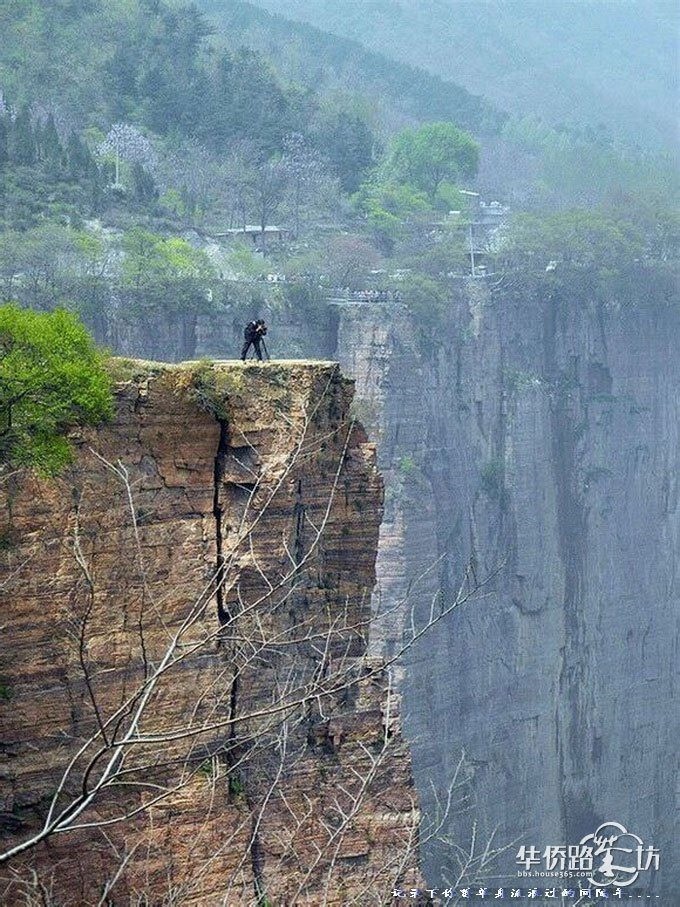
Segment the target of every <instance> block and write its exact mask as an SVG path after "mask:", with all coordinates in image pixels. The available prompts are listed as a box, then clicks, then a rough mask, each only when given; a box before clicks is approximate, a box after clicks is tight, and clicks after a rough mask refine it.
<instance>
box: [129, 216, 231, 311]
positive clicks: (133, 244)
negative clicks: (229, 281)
mask: <svg viewBox="0 0 680 907" xmlns="http://www.w3.org/2000/svg"><path fill="white" fill-rule="evenodd" d="M122 245H123V251H124V253H125V259H124V261H123V284H124V287H125V288H126V289H127V290H128V292H130V293H131V294H132V296H133V298H134V299H135V301H136V303H137V305H138V306H141V307H152V308H153V307H155V308H162V309H165V310H166V311H183V312H187V311H191V312H196V311H200V310H202V309H203V310H205V309H206V308H209V306H210V300H211V298H212V289H211V283H212V281H213V280H214V278H215V277H216V272H215V268H214V267H213V265H212V263H211V262H210V259H209V258H208V256H207V255H206V254H205V253H204V252H202V251H201V250H200V249H194V248H193V246H191V245H190V244H189V243H188V242H186V240H184V239H178V238H170V239H166V238H165V237H163V236H158V235H157V234H155V233H150V232H149V231H147V230H143V229H141V228H139V227H135V228H134V229H133V230H130V231H129V233H127V234H126V235H125V236H124V238H123V244H122Z"/></svg>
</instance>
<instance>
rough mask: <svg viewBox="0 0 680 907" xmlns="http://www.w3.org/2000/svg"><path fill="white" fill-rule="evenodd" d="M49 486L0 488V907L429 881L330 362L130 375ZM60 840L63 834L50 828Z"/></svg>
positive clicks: (370, 455) (293, 894)
mask: <svg viewBox="0 0 680 907" xmlns="http://www.w3.org/2000/svg"><path fill="white" fill-rule="evenodd" d="M116 368H117V371H118V379H119V380H118V383H117V389H116V400H117V406H116V415H115V419H114V420H113V422H112V423H111V424H109V425H106V426H103V427H101V428H100V429H99V430H97V431H94V430H93V431H87V432H85V433H83V434H81V435H78V436H74V437H73V441H74V444H75V446H76V456H75V461H74V463H73V465H72V466H71V467H70V468H69V469H68V470H67V472H66V473H65V474H63V475H62V476H61V477H59V478H58V479H56V480H47V479H41V478H39V477H36V476H35V475H32V474H28V473H15V474H13V475H10V476H6V477H5V478H4V481H3V483H2V487H1V489H0V495H1V497H0V508H1V509H0V512H1V513H2V515H3V527H2V540H3V545H2V552H1V558H2V560H1V561H0V568H1V572H0V589H2V594H3V619H2V628H1V629H2V637H3V644H2V653H1V661H0V680H1V683H2V687H1V690H2V700H1V701H0V716H1V720H2V725H1V730H0V739H1V740H2V744H1V749H0V753H1V755H2V764H1V766H0V796H1V798H2V799H1V809H2V813H1V815H0V829H1V830H2V836H3V837H2V843H3V848H2V849H3V850H7V849H10V848H11V847H13V846H17V847H19V848H20V847H21V844H22V842H26V841H28V840H30V839H31V838H36V839H39V840H38V842H37V843H36V844H35V846H34V847H31V848H29V849H26V850H25V851H18V852H17V853H16V855H15V856H14V857H13V858H12V859H10V860H9V862H8V863H6V864H4V866H3V869H2V870H0V876H2V878H3V880H4V881H3V882H2V889H0V890H1V891H2V894H1V895H0V898H2V900H3V902H5V903H16V902H17V901H18V900H20V899H21V898H22V897H27V896H28V894H30V893H31V892H36V891H38V890H39V888H41V890H42V891H43V892H48V893H49V896H50V897H53V898H55V899H56V900H58V902H59V903H61V904H74V905H75V904H91V903H96V902H97V900H99V898H102V899H103V900H102V901H101V902H102V903H114V902H115V903H118V902H125V903H127V902H128V900H130V901H132V900H135V899H139V898H140V897H144V896H147V897H150V902H152V903H161V902H163V903H165V902H168V903H169V902H172V903H183V904H184V903H187V904H206V905H207V904H214V903H216V902H218V901H219V902H220V903H225V904H247V903H261V904H265V903H276V904H284V903H290V904H293V903H295V904H319V903H328V904H344V903H348V902H349V901H350V900H352V899H356V900H357V901H358V902H360V903H368V902H372V901H373V900H376V899H378V900H380V899H382V900H384V899H385V898H386V897H387V896H388V895H390V894H391V890H392V887H393V886H394V885H406V886H408V885H413V884H417V881H418V874H417V835H418V822H419V813H418V804H417V797H416V795H415V792H414V789H413V783H412V778H411V764H410V756H409V753H408V750H407V748H406V746H405V744H404V743H403V741H402V739H401V735H400V729H399V697H398V696H397V695H396V694H395V693H394V691H392V690H391V689H390V685H389V680H388V677H387V674H386V672H385V671H384V668H383V665H382V662H381V661H380V659H378V658H375V657H367V654H366V652H367V640H368V626H369V617H370V601H371V592H372V589H373V586H374V582H375V556H376V548H377V540H378V527H379V522H380V517H381V504H382V488H381V482H380V478H379V475H378V472H377V468H376V463H375V451H374V447H373V446H372V445H371V444H369V443H368V442H367V439H366V436H365V434H364V432H363V429H362V428H361V427H360V425H359V424H358V423H356V422H355V421H353V420H352V419H351V418H350V415H349V407H350V402H351V398H352V386H351V383H350V382H348V381H346V380H345V379H343V378H342V377H341V375H340V372H339V369H338V367H337V366H336V365H333V364H332V363H316V364H311V363H302V362H289V363H285V364H275V363H271V364H268V365H267V366H264V367H260V366H257V365H252V366H248V367H245V368H243V367H241V366H240V365H239V366H238V367H237V366H234V365H229V364H226V363H217V364H214V365H209V364H204V363H185V364H182V365H179V366H163V365H156V364H152V363H142V362H133V361H121V362H119V363H118V365H117V367H116ZM46 831H47V832H49V834H46Z"/></svg>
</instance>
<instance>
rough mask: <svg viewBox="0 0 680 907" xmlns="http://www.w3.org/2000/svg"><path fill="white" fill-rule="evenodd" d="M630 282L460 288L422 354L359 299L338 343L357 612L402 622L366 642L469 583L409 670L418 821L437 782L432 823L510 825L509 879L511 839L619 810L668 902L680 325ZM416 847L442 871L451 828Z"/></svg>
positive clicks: (500, 831)
mask: <svg viewBox="0 0 680 907" xmlns="http://www.w3.org/2000/svg"><path fill="white" fill-rule="evenodd" d="M646 295H650V296H651V295H652V293H651V291H650V292H649V294H646V292H642V293H640V298H639V299H635V300H631V299H628V300H626V302H627V307H624V306H621V305H619V304H618V302H619V301H617V300H610V302H609V303H608V304H607V305H602V304H595V303H590V302H589V301H588V299H587V298H585V299H584V298H575V296H572V298H564V297H562V298H558V297H556V296H550V295H546V296H545V298H534V299H532V300H530V299H527V298H523V297H522V296H521V295H520V294H515V295H510V294H503V293H502V292H499V293H497V294H496V295H492V294H491V292H490V291H489V290H488V288H487V287H486V285H485V284H484V283H483V282H481V281H480V282H470V284H469V285H468V286H467V287H465V288H462V289H461V292H460V293H459V295H458V298H457V300H455V301H454V303H453V305H452V310H451V321H450V331H449V333H448V336H446V337H444V338H442V339H441V345H440V348H439V350H438V352H437V353H436V354H435V355H433V356H432V357H430V356H427V355H423V352H422V351H421V350H419V345H418V340H417V335H416V333H415V331H414V328H413V326H411V327H410V328H409V327H408V325H407V324H406V320H405V316H404V315H403V313H402V314H398V313H394V312H387V311H382V312H380V311H378V310H373V312H372V313H371V312H368V311H367V310H364V311H363V312H362V313H361V314H360V315H359V316H357V315H356V314H352V315H351V316H350V315H348V323H347V324H346V325H345V326H344V327H343V325H341V329H340V335H339V336H340V340H341V344H342V349H341V353H340V357H339V358H340V359H341V361H343V362H344V364H345V365H346V366H347V367H348V368H349V370H350V373H352V370H354V373H356V374H357V376H358V378H359V382H358V387H359V403H358V405H359V407H360V408H363V411H365V412H366V413H368V414H372V415H373V418H374V422H373V425H374V429H375V431H376V436H377V437H379V438H380V442H381V443H380V456H381V457H382V462H381V469H382V471H383V473H384V475H385V478H386V518H385V522H384V524H383V527H382V529H381V544H380V555H379V561H378V578H379V583H380V586H381V587H382V590H383V596H382V600H381V601H379V602H377V603H376V608H377V609H380V608H384V607H385V606H386V604H387V606H388V607H389V606H390V605H392V606H393V605H394V603H395V602H407V601H409V602H410V604H409V605H408V606H407V605H405V604H404V605H401V606H400V607H401V611H402V616H403V618H404V619H405V622H404V619H402V625H401V627H396V628H395V625H394V623H389V624H385V623H384V622H383V623H382V624H381V622H380V621H378V622H377V624H376V627H377V628H378V629H379V630H380V628H381V626H382V632H381V639H380V646H379V647H380V648H382V647H384V646H387V649H388V651H389V650H390V648H393V647H394V646H395V645H398V644H399V642H400V637H401V631H402V629H403V628H404V626H405V627H406V629H407V630H408V628H409V622H408V621H409V619H410V613H411V608H412V607H415V608H416V611H417V610H418V609H421V610H422V608H423V606H425V607H426V608H429V606H430V602H431V601H432V600H433V596H434V600H435V601H436V600H437V596H440V597H441V601H442V606H444V605H445V603H446V602H447V601H451V600H452V598H453V596H455V594H456V590H457V589H459V588H460V587H461V583H462V588H463V590H465V589H466V588H468V587H469V586H470V585H471V584H473V585H474V581H475V579H476V580H477V581H480V582H482V581H483V582H485V583H486V585H485V586H484V588H483V590H482V596H481V597H479V598H477V599H476V600H472V601H469V602H468V603H466V604H465V605H464V606H463V607H462V608H461V610H458V611H456V612H454V613H453V614H451V615H450V616H449V617H447V618H446V619H445V620H444V621H442V622H441V623H439V624H438V625H437V626H436V627H435V628H433V630H432V632H431V633H430V634H429V635H428V636H427V637H425V638H424V639H423V640H422V642H420V643H419V644H418V645H417V646H416V647H415V649H414V651H413V652H412V653H410V656H409V659H408V663H407V665H406V668H405V674H404V677H403V689H404V693H405V706H406V716H407V717H406V725H405V726H406V731H407V734H408V736H409V738H410V739H411V740H412V741H413V753H414V766H415V772H416V778H417V781H418V785H419V788H420V791H421V794H422V797H423V806H424V810H425V813H426V815H427V816H429V819H430V821H432V820H433V818H434V817H435V816H437V815H438V814H441V809H442V804H445V803H446V800H447V786H448V784H449V783H450V781H451V779H453V778H455V779H456V781H457V788H456V793H455V796H454V801H455V803H456V806H455V807H454V808H452V809H451V811H450V812H449V815H448V817H447V819H446V821H445V823H444V825H445V828H446V830H447V831H448V833H449V834H450V835H451V836H452V837H453V839H454V840H455V841H456V842H457V843H458V844H460V845H462V846H463V847H468V848H469V844H470V840H471V835H472V828H473V824H474V825H475V826H476V831H477V840H478V842H482V846H483V844H484V843H486V840H487V839H488V838H490V837H491V835H492V833H493V832H494V829H495V835H494V842H495V843H496V844H499V845H503V844H507V843H509V842H511V841H513V842H514V841H516V842H517V844H516V845H515V846H514V847H512V848H511V849H510V850H509V851H508V853H507V854H505V855H502V856H500V857H499V858H498V860H497V861H496V862H495V864H494V865H493V868H492V869H490V870H487V873H488V872H491V873H492V874H493V875H495V876H497V877H500V878H503V879H506V880H512V878H513V877H514V878H515V879H516V869H517V866H516V864H515V854H516V852H517V849H518V847H519V844H522V843H525V844H527V845H530V844H534V845H536V846H538V847H539V848H540V849H541V850H542V849H543V848H545V847H546V846H547V845H550V844H552V845H561V844H570V843H571V844H574V843H578V842H579V841H580V840H581V838H582V837H583V836H585V835H587V834H591V833H593V832H594V831H595V829H596V828H597V826H598V825H599V824H600V823H602V822H605V821H616V822H619V823H621V824H623V825H625V826H626V827H627V828H628V829H629V830H631V831H634V832H636V833H637V834H638V835H639V836H640V837H641V838H642V839H643V841H645V842H646V844H647V845H649V844H654V845H655V846H656V847H658V848H659V849H660V851H661V870H660V871H659V872H658V873H647V874H643V876H641V878H640V880H639V882H638V883H637V884H638V885H639V886H640V887H642V888H643V889H644V890H647V891H650V892H653V893H660V894H661V895H662V897H665V898H666V899H667V900H666V901H663V903H671V902H672V901H671V900H669V899H672V898H673V897H675V893H676V892H677V885H678V883H679V881H680V880H679V878H678V874H679V871H680V870H679V868H678V864H677V847H676V845H677V840H678V827H677V821H678V819H677V817H678V812H677V809H676V805H675V803H674V799H673V798H674V793H673V792H674V791H676V789H677V781H678V764H677V760H678V756H677V740H678V739H679V726H678V708H677V700H675V701H674V696H675V690H676V684H677V667H678V597H679V594H678V593H679V589H678V581H677V576H676V574H675V570H674V567H673V565H674V564H675V563H677V562H678V557H679V555H680V551H679V547H678V546H679V542H678V530H679V529H680V521H679V510H678V506H679V502H678V494H677V474H678V457H679V455H680V454H679V451H680V446H679V444H678V440H679V439H678V425H679V424H680V421H679V419H680V412H679V409H680V397H679V396H678V388H679V387H680V360H679V359H678V356H677V349H678V344H679V341H680V319H678V317H677V313H676V312H675V311H674V310H673V309H669V308H655V306H654V304H653V303H652V302H650V300H649V299H647V298H645V296H646ZM362 319H363V322H364V323H363V324H362V323H361V320H362ZM466 573H467V575H466ZM417 577H420V580H418V581H417V582H418V583H419V584H420V585H419V587H418V585H416V587H413V586H411V585H410V584H412V583H413V582H414V579H415V578H417ZM433 580H434V582H433ZM674 741H675V743H674ZM426 824H427V823H426ZM426 850H427V854H426V874H427V876H428V878H430V879H432V880H433V881H432V884H438V883H439V882H440V880H441V878H442V876H444V877H446V876H448V877H449V878H450V877H452V876H453V877H455V874H456V870H457V862H456V861H455V859H454V858H453V854H454V851H453V850H452V848H451V847H450V846H449V845H447V844H441V845H438V844H437V842H436V841H432V842H430V844H429V845H428V847H427V849H426ZM538 868H539V869H540V868H545V867H538ZM477 873H478V874H479V876H480V877H481V876H483V875H484V872H482V871H481V870H480V869H479V868H478V867H473V870H472V872H471V875H472V877H473V878H474V877H475V875H476V874H477Z"/></svg>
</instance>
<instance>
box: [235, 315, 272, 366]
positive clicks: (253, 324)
mask: <svg viewBox="0 0 680 907" xmlns="http://www.w3.org/2000/svg"><path fill="white" fill-rule="evenodd" d="M266 333H267V325H266V324H265V323H264V319H263V318H258V319H257V321H249V322H248V324H247V325H246V326H245V330H244V331H243V339H244V341H245V342H244V344H243V349H242V350H241V360H242V361H243V362H245V361H246V356H247V355H248V350H249V349H250V347H251V346H252V347H253V348H254V350H255V355H256V356H257V358H258V359H259V360H260V362H262V350H261V349H260V344H261V343H262V341H263V340H264V335H265V334H266Z"/></svg>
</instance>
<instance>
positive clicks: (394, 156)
mask: <svg viewBox="0 0 680 907" xmlns="http://www.w3.org/2000/svg"><path fill="white" fill-rule="evenodd" d="M478 166H479V145H478V144H477V142H476V141H475V140H474V139H473V138H472V136H471V135H470V134H469V133H467V132H463V131H462V130H461V129H458V128H457V127H456V126H454V125H453V124H452V123H425V124H424V125H423V126H420V127H419V128H417V129H404V130H402V131H401V132H400V133H399V134H398V135H396V136H395V138H394V140H393V141H392V145H391V148H390V153H389V156H388V159H387V163H386V168H387V171H388V172H389V173H391V175H392V176H393V178H394V179H396V180H397V181H398V182H401V183H410V184H411V185H412V186H414V187H415V188H416V189H418V190H420V191H421V192H424V193H425V194H426V195H427V196H428V198H429V199H430V202H431V203H432V204H434V200H435V197H436V195H437V191H438V190H439V187H440V186H441V185H442V183H443V182H445V181H446V182H450V183H457V182H460V180H462V179H472V178H473V177H474V176H475V174H476V173H477V167H478Z"/></svg>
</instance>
